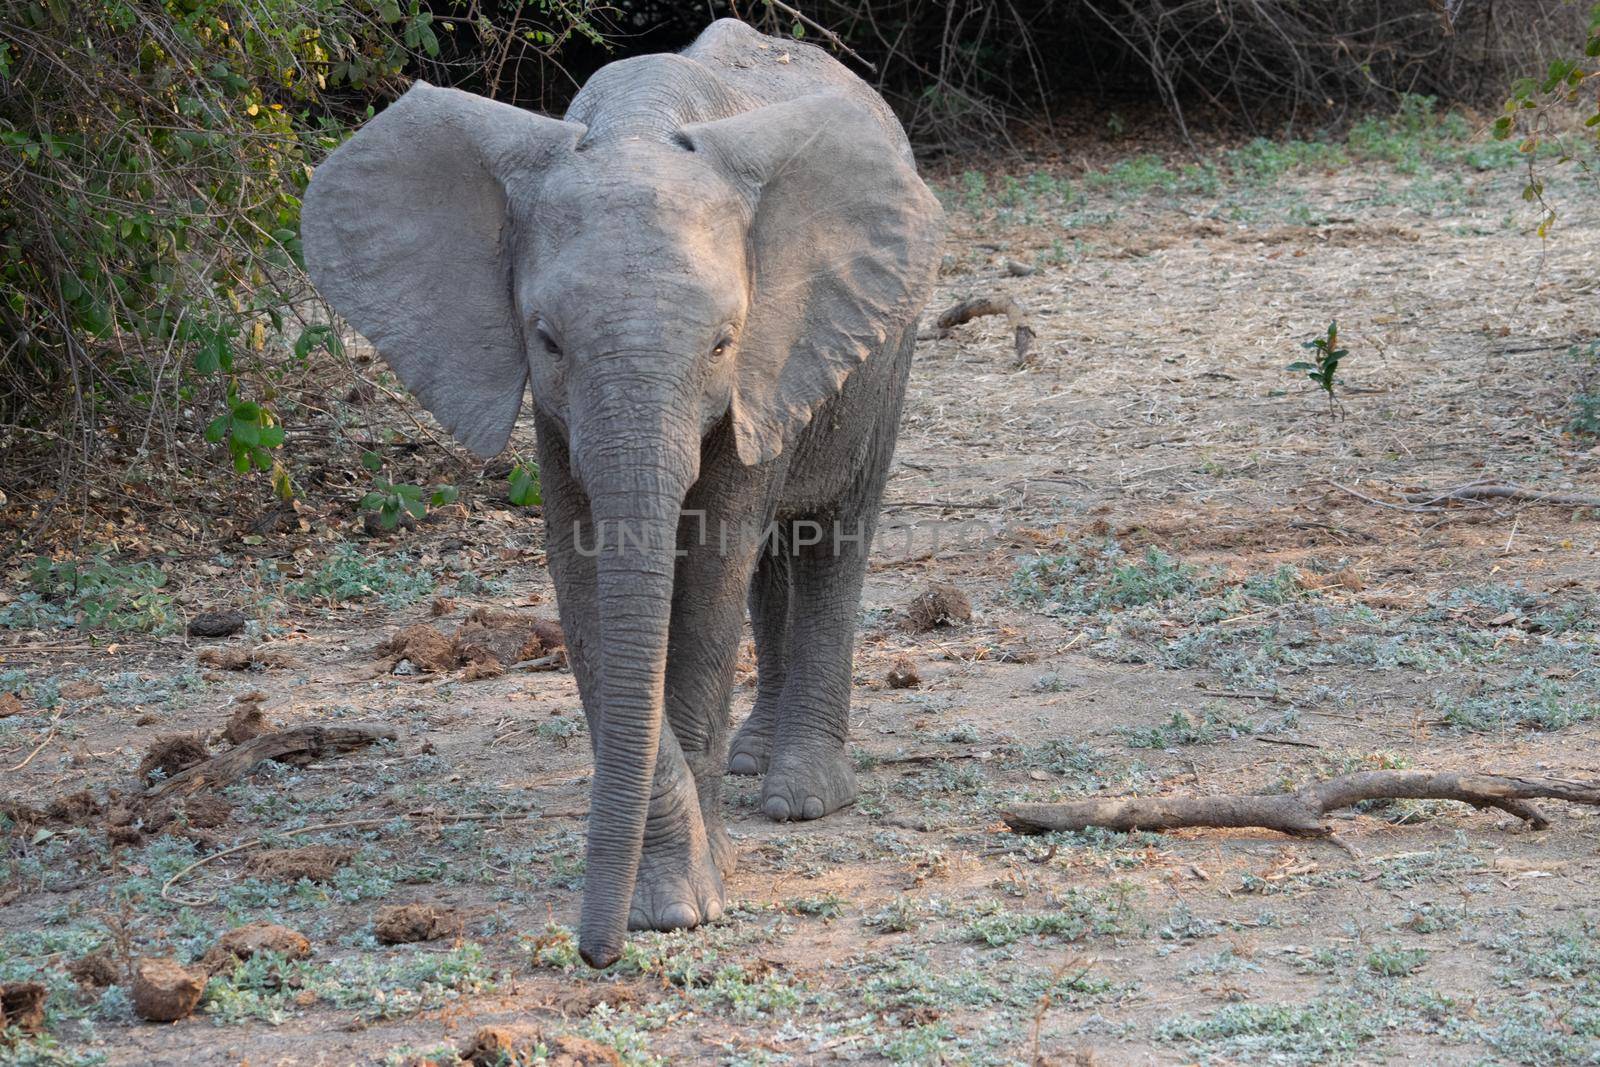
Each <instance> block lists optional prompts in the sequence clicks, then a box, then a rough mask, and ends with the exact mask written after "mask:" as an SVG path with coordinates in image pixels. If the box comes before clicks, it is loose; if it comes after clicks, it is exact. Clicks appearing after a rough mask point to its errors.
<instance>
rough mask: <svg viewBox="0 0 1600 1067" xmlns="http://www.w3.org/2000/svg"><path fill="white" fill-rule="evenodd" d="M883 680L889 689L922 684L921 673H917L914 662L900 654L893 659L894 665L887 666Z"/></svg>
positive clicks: (913, 687) (908, 687)
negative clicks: (886, 672)
mask: <svg viewBox="0 0 1600 1067" xmlns="http://www.w3.org/2000/svg"><path fill="white" fill-rule="evenodd" d="M883 680H884V681H885V682H886V683H887V684H888V686H889V688H890V689H915V688H917V687H918V686H919V685H921V684H922V675H920V674H918V673H917V668H916V666H915V664H913V663H912V662H911V661H910V660H908V659H906V658H905V657H904V656H901V657H900V658H899V659H897V660H895V661H894V666H892V667H890V668H889V673H888V674H886V675H885V676H884V679H883Z"/></svg>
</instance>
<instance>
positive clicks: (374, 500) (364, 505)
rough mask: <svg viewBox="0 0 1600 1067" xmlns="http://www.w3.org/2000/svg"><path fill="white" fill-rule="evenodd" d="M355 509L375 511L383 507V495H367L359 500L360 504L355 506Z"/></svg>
mask: <svg viewBox="0 0 1600 1067" xmlns="http://www.w3.org/2000/svg"><path fill="white" fill-rule="evenodd" d="M356 507H357V508H359V509H360V510H362V511H376V510H377V509H378V508H381V507H383V494H382V493H368V494H367V495H366V496H364V497H362V498H361V503H359V504H357V505H356Z"/></svg>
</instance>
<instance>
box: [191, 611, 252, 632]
mask: <svg viewBox="0 0 1600 1067" xmlns="http://www.w3.org/2000/svg"><path fill="white" fill-rule="evenodd" d="M248 621H249V620H248V619H246V618H245V615H244V612H242V611H202V612H201V613H200V614H198V615H196V616H195V617H194V618H192V619H190V620H189V636H190V637H232V636H233V635H234V634H236V633H238V632H239V631H240V630H243V629H244V627H245V623H247V622H248Z"/></svg>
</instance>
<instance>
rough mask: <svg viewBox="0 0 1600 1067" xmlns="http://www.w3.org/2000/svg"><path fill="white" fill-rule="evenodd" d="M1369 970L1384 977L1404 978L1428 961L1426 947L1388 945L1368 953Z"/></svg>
mask: <svg viewBox="0 0 1600 1067" xmlns="http://www.w3.org/2000/svg"><path fill="white" fill-rule="evenodd" d="M1366 962H1367V970H1369V971H1371V972H1372V973H1373V974H1376V975H1379V976H1380V977H1383V978H1404V977H1405V976H1406V975H1408V974H1413V973H1415V972H1416V971H1417V970H1418V969H1419V968H1420V967H1421V966H1422V965H1423V964H1424V963H1427V962H1428V950H1427V949H1425V948H1401V947H1399V946H1398V945H1386V946H1384V947H1382V948H1375V949H1373V950H1372V951H1371V952H1369V953H1367V961H1366Z"/></svg>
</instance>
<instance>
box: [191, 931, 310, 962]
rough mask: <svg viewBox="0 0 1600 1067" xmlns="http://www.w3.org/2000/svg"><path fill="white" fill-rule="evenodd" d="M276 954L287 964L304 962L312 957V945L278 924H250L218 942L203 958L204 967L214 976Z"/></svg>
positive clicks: (226, 935)
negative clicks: (258, 957) (260, 957)
mask: <svg viewBox="0 0 1600 1067" xmlns="http://www.w3.org/2000/svg"><path fill="white" fill-rule="evenodd" d="M264 952H271V953H275V954H277V955H279V956H282V957H283V958H284V959H286V960H303V959H305V958H306V957H307V956H309V955H311V942H310V940H308V939H307V938H306V935H304V934H302V933H300V932H299V931H298V930H291V929H289V928H288V927H287V926H279V925H278V924H277V923H248V924H246V925H244V926H240V927H237V928H235V929H233V930H229V931H228V932H227V933H225V934H223V935H222V937H220V938H218V940H217V943H216V944H215V945H212V946H211V948H210V949H209V950H207V952H206V954H205V955H204V956H202V957H200V966H202V967H204V968H205V969H206V971H207V972H208V973H210V974H220V973H222V972H223V971H227V970H231V969H232V968H233V965H234V964H235V963H238V962H239V961H241V960H248V959H251V958H253V957H255V956H259V955H261V954H262V953H264Z"/></svg>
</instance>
